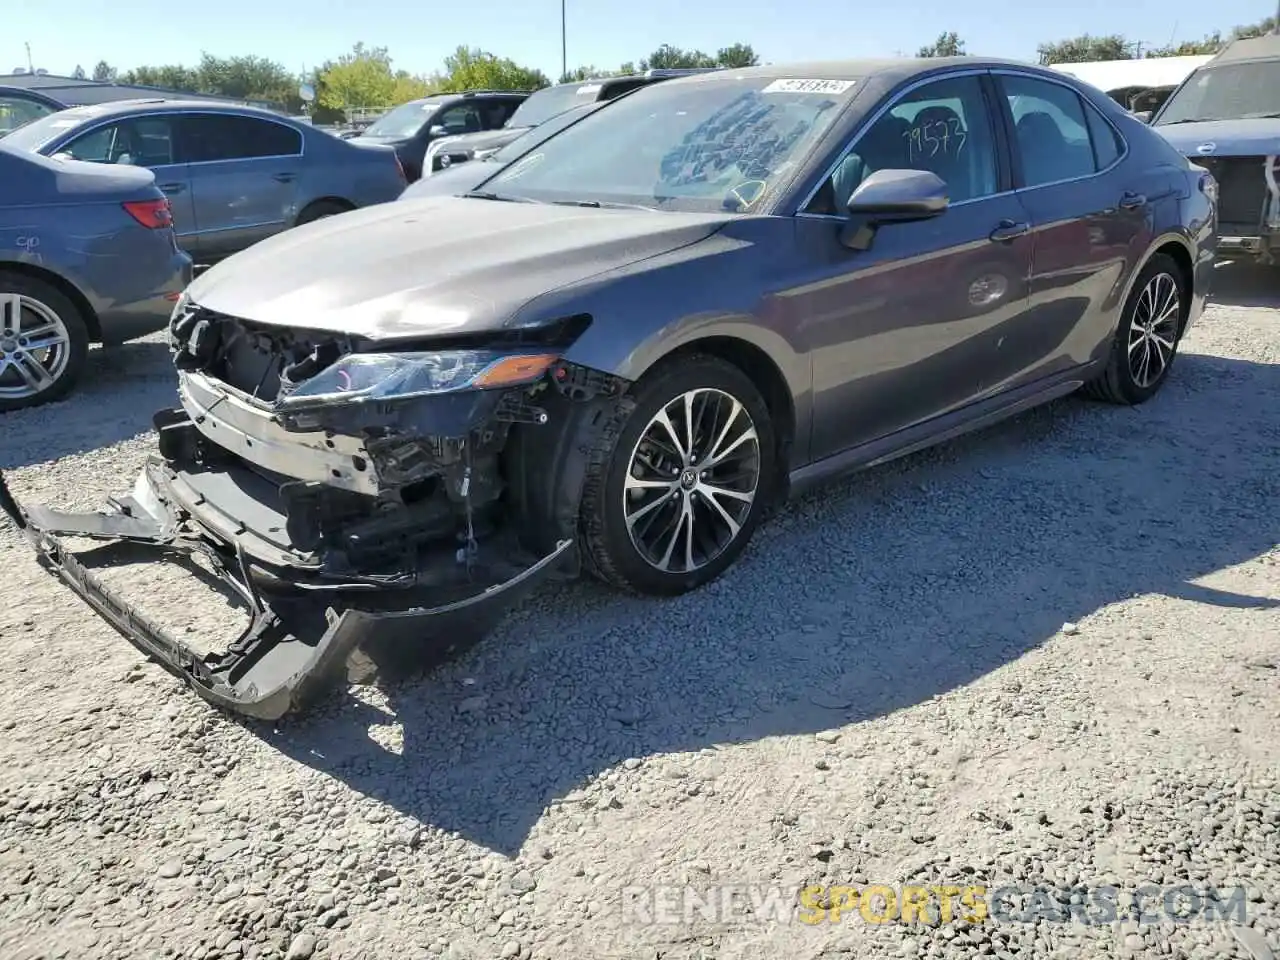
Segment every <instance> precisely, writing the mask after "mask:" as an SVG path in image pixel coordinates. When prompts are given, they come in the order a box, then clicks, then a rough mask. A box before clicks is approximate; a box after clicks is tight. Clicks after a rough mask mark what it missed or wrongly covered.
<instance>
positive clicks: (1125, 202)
mask: <svg viewBox="0 0 1280 960" xmlns="http://www.w3.org/2000/svg"><path fill="white" fill-rule="evenodd" d="M1146 205H1147V198H1146V196H1144V195H1143V194H1141V193H1134V192H1133V191H1132V190H1126V191H1125V193H1124V195H1123V196H1122V197H1121V198H1120V208H1121V209H1122V210H1137V209H1138V208H1139V207H1145V206H1146Z"/></svg>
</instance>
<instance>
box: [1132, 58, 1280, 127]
mask: <svg viewBox="0 0 1280 960" xmlns="http://www.w3.org/2000/svg"><path fill="white" fill-rule="evenodd" d="M1274 116H1280V60H1258V61H1255V62H1253V63H1228V64H1223V65H1222V66H1220V67H1201V68H1200V69H1199V70H1197V71H1196V72H1195V73H1193V74H1192V75H1191V76H1190V77H1189V78H1188V79H1187V82H1186V83H1184V84H1183V85H1182V87H1181V89H1179V90H1178V91H1177V92H1176V93H1174V95H1173V96H1171V97H1170V98H1169V99H1168V101H1167V102H1166V103H1165V105H1164V110H1163V111H1161V113H1160V116H1159V117H1157V118H1156V120H1155V123H1154V125H1155V126H1158V127H1163V126H1165V125H1166V124H1170V123H1190V122H1193V121H1196V120H1244V119H1247V118H1249V117H1274Z"/></svg>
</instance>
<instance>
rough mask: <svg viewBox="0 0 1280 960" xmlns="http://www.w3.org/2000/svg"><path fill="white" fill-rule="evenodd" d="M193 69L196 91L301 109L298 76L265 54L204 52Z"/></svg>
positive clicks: (290, 108) (292, 109)
mask: <svg viewBox="0 0 1280 960" xmlns="http://www.w3.org/2000/svg"><path fill="white" fill-rule="evenodd" d="M194 72H195V74H196V77H197V81H196V82H197V83H198V84H199V89H198V91H197V92H201V93H216V94H217V95H219V96H222V97H231V98H232V99H235V100H267V101H270V102H271V103H276V104H280V105H282V106H285V107H287V108H288V109H289V110H291V111H295V112H296V111H297V110H300V109H301V108H302V100H301V98H300V97H299V96H298V79H297V77H295V76H294V75H293V74H292V73H290V72H289V71H288V70H286V69H285V68H284V66H283V65H281V64H279V63H276V62H275V61H274V60H269V59H267V58H266V57H255V56H244V57H215V56H213V55H212V54H208V53H205V54H201V56H200V65H199V66H198V67H196V69H195V71H194Z"/></svg>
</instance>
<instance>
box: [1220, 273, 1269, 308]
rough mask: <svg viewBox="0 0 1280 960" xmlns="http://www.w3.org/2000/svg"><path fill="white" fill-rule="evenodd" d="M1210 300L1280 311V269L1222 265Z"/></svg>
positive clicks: (1229, 304)
mask: <svg viewBox="0 0 1280 960" xmlns="http://www.w3.org/2000/svg"><path fill="white" fill-rule="evenodd" d="M1209 300H1210V302H1211V303H1221V304H1224V305H1226V306H1231V307H1272V308H1280V267H1264V266H1259V265H1257V264H1252V263H1223V264H1219V265H1218V268H1217V270H1216V271H1215V272H1214V278H1213V292H1212V293H1211V294H1210V295H1209Z"/></svg>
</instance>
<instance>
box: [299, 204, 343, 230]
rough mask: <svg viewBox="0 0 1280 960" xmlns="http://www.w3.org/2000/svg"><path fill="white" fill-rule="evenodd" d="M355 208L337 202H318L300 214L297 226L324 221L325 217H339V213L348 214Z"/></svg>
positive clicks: (308, 206)
mask: <svg viewBox="0 0 1280 960" xmlns="http://www.w3.org/2000/svg"><path fill="white" fill-rule="evenodd" d="M353 209H354V208H353V207H352V206H351V205H350V204H347V203H341V202H339V201H337V200H317V201H316V202H315V203H311V204H308V205H307V206H306V207H305V208H303V211H302V212H301V213H300V214H298V223H297V226H299V227H300V226H302V225H303V224H304V223H314V222H315V221H317V220H323V219H324V218H325V217H333V216H337V215H338V214H339V213H347V212H349V211H350V210H353Z"/></svg>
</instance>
